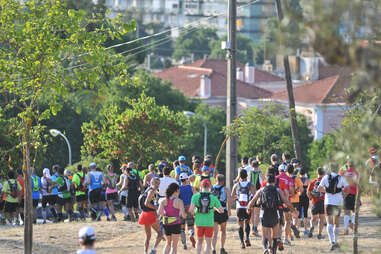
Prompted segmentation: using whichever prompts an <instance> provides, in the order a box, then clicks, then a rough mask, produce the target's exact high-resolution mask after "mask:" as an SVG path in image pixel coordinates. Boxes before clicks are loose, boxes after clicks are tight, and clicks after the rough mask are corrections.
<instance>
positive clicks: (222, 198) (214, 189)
mask: <svg viewBox="0 0 381 254" xmlns="http://www.w3.org/2000/svg"><path fill="white" fill-rule="evenodd" d="M220 187H221V185H218V184H216V185H213V187H212V193H213V194H214V195H216V194H218V193H217V189H219V188H220ZM217 198H218V197H217ZM219 201H220V202H221V205H222V204H224V205H223V206H222V207H223V208H224V209H226V202H227V197H226V193H225V187H222V188H221V192H220V198H219Z"/></svg>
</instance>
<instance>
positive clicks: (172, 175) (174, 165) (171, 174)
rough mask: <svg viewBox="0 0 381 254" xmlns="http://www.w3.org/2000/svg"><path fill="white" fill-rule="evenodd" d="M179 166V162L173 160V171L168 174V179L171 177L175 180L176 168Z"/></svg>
mask: <svg viewBox="0 0 381 254" xmlns="http://www.w3.org/2000/svg"><path fill="white" fill-rule="evenodd" d="M179 166H180V162H179V161H178V160H175V161H174V162H173V163H172V168H173V170H172V171H171V173H170V175H169V176H170V177H172V178H173V179H175V178H176V168H178V167H179Z"/></svg>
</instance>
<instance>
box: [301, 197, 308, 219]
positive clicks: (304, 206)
mask: <svg viewBox="0 0 381 254" xmlns="http://www.w3.org/2000/svg"><path fill="white" fill-rule="evenodd" d="M299 204H300V210H299V218H300V219H301V218H302V217H303V218H308V207H309V206H310V201H309V199H308V198H307V199H300V202H299Z"/></svg>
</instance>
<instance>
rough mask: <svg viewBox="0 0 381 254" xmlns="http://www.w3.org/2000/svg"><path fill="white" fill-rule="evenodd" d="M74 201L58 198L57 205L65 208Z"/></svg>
mask: <svg viewBox="0 0 381 254" xmlns="http://www.w3.org/2000/svg"><path fill="white" fill-rule="evenodd" d="M71 201H72V199H71V197H70V198H60V197H58V198H57V204H58V205H60V206H64V205H65V204H68V203H71Z"/></svg>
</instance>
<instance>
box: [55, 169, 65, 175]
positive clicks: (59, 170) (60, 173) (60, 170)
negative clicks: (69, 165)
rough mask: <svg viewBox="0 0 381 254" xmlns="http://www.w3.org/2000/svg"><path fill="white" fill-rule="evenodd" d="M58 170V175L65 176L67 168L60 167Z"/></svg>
mask: <svg viewBox="0 0 381 254" xmlns="http://www.w3.org/2000/svg"><path fill="white" fill-rule="evenodd" d="M57 172H58V175H60V176H63V175H64V174H65V168H63V167H59V168H58V171H57Z"/></svg>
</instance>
